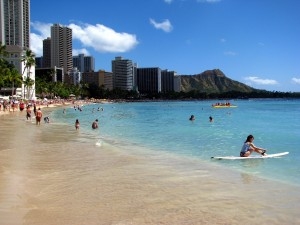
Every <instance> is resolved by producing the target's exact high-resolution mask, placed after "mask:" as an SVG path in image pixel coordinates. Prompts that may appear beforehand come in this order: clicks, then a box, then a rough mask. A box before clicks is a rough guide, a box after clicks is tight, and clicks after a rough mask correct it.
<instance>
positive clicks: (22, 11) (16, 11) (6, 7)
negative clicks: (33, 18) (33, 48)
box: [0, 0, 30, 49]
mask: <svg viewBox="0 0 300 225" xmlns="http://www.w3.org/2000/svg"><path fill="white" fill-rule="evenodd" d="M0 12H1V16H0V29H1V32H0V41H1V42H2V44H3V45H7V46H8V45H16V46H20V47H22V48H25V49H29V47H30V45H29V34H30V0H0Z"/></svg>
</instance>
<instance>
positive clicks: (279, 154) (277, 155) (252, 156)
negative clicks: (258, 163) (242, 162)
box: [211, 152, 289, 160]
mask: <svg viewBox="0 0 300 225" xmlns="http://www.w3.org/2000/svg"><path fill="white" fill-rule="evenodd" d="M287 154H289V152H280V153H275V154H268V155H265V156H263V155H256V154H255V153H253V154H251V155H250V156H248V157H240V156H212V157H211V158H212V159H232V160H233V159H265V158H276V157H280V156H284V155H287Z"/></svg>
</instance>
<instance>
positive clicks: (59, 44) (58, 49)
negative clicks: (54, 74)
mask: <svg viewBox="0 0 300 225" xmlns="http://www.w3.org/2000/svg"><path fill="white" fill-rule="evenodd" d="M55 66H56V67H62V68H63V69H64V72H65V73H66V74H68V73H69V72H71V70H72V69H73V60H72V29H70V28H68V27H64V26H61V25H59V24H53V26H51V67H52V68H54V67H55Z"/></svg>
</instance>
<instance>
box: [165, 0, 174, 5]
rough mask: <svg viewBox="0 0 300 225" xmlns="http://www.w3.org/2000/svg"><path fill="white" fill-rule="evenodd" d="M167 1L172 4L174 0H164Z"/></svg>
mask: <svg viewBox="0 0 300 225" xmlns="http://www.w3.org/2000/svg"><path fill="white" fill-rule="evenodd" d="M164 2H165V3H168V4H171V3H172V2H173V0H164Z"/></svg>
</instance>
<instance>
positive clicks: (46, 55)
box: [43, 37, 51, 68]
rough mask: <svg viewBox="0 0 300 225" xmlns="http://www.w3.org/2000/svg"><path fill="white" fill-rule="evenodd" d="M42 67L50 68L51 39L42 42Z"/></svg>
mask: <svg viewBox="0 0 300 225" xmlns="http://www.w3.org/2000/svg"><path fill="white" fill-rule="evenodd" d="M43 67H45V68H48V67H51V38H50V37H48V38H47V39H44V40H43Z"/></svg>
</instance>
